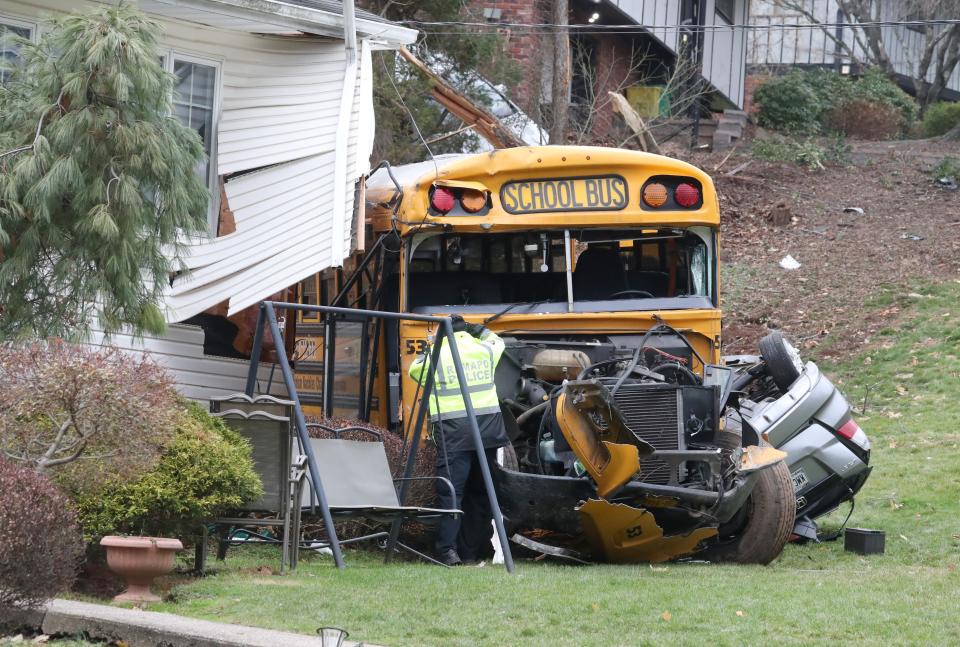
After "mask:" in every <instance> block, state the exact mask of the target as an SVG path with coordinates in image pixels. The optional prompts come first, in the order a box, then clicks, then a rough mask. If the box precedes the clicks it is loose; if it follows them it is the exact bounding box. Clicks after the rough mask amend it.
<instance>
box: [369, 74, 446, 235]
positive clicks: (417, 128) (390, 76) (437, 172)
mask: <svg viewBox="0 0 960 647" xmlns="http://www.w3.org/2000/svg"><path fill="white" fill-rule="evenodd" d="M380 65H382V66H383V72H384V74H386V76H387V80H389V81H390V85H391V86H392V87H393V91H394V92H396V94H397V99H399V100H400V105H401V106H403V109H404V110H406V112H407V115H408V116H409V117H410V123H411V124H413V129H414V131H416V133H417V137H419V138H420V141H421V143H423V147H424V148H426V149H427V154H428V155H429V156H430V161H431V162H433V172H434V174H435V175H436V177H438V178H439V177H440V167H439V166H437V158H436V157H435V156H434V154H433V151H432V150H430V145H429V144H428V143H427V140H426V139H425V138H424V136H423V133H421V132H420V126H418V125H417V120H416V119H415V118H414V116H413V113H412V112H411V111H410V108H408V107H407V102H406V101H404V100H403V95H402V94H400V89H399V88H397V84H396V83H394V82H393V74H392V73H391V72H390V69H389V68H388V67H387V64H386V62H385V61H384V60H383V57H381V58H380ZM424 220H426V216H424Z"/></svg>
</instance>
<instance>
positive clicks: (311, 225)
mask: <svg viewBox="0 0 960 647" xmlns="http://www.w3.org/2000/svg"><path fill="white" fill-rule="evenodd" d="M198 1H199V0H198ZM162 4H163V3H161V2H154V1H147V2H145V3H143V4H141V8H143V9H145V10H147V11H151V10H157V11H162V12H167V13H166V15H167V16H169V11H168V10H169V9H170V7H167V8H166V9H164V7H163V6H162ZM266 4H272V3H266ZM7 5H11V6H13V7H16V9H11V10H10V11H11V12H12V13H15V14H19V15H27V16H30V15H35V16H37V17H38V18H39V17H40V16H46V15H50V14H51V13H55V12H58V11H61V12H62V11H68V10H74V9H78V8H80V6H79V5H81V3H79V2H67V1H66V0H0V13H3V12H4V9H5V8H6V7H7ZM82 6H84V7H93V6H96V3H92V2H87V3H82ZM171 6H173V5H171ZM176 7H179V5H176ZM230 11H232V9H229V8H228V7H227V3H223V4H222V5H220V6H219V8H218V9H217V10H216V11H211V12H210V13H209V15H207V14H204V16H203V17H200V16H197V17H196V20H197V21H198V22H196V23H195V22H186V21H185V20H178V19H176V18H171V17H158V16H156V15H152V16H151V17H152V18H154V19H156V20H157V21H158V22H159V23H160V25H161V27H162V30H163V31H162V34H161V37H160V42H161V45H162V48H163V50H164V51H163V53H164V55H165V60H166V61H167V63H166V64H167V65H168V69H170V70H171V71H173V70H174V69H175V61H178V60H183V61H188V62H193V63H197V64H201V65H216V66H217V68H218V79H219V80H218V81H217V84H216V86H217V88H218V91H219V96H217V97H216V98H215V101H214V104H215V108H214V111H213V115H212V119H213V121H212V130H213V131H214V133H213V139H212V140H211V142H210V146H209V148H210V151H211V159H212V160H213V164H212V165H211V177H212V178H216V177H217V176H224V175H226V176H232V177H228V178H227V180H226V182H225V185H224V189H225V192H226V194H227V196H228V201H229V206H230V209H231V210H232V211H233V212H234V216H235V218H236V223H237V229H236V231H235V232H233V233H231V234H229V235H227V236H221V237H219V238H206V239H202V238H201V239H198V240H193V241H189V243H190V244H189V245H188V246H187V247H188V249H187V250H186V251H185V254H184V257H183V258H182V259H181V260H182V264H183V265H184V266H185V269H187V270H189V271H188V272H184V273H182V274H180V275H178V276H176V277H175V279H174V281H173V285H172V286H171V287H170V289H169V292H168V299H167V321H168V322H171V323H173V322H177V321H183V320H184V319H186V318H189V317H191V316H193V315H195V314H197V313H200V312H203V311H204V310H206V309H208V308H210V307H211V306H214V305H216V304H218V303H222V302H223V301H227V300H229V301H230V304H229V306H230V307H229V311H230V312H231V313H235V312H237V311H238V310H240V309H242V308H244V307H246V306H249V305H252V304H255V303H257V302H258V301H260V300H262V299H264V298H267V297H269V296H270V295H271V294H274V293H276V292H278V291H280V290H282V289H284V288H286V287H289V286H292V285H294V284H296V283H297V282H299V281H300V280H302V279H304V278H306V277H307V276H309V275H311V274H314V273H316V272H318V271H321V270H323V269H326V268H328V267H331V266H339V265H341V264H342V263H343V259H344V257H345V256H347V255H348V254H349V253H350V252H351V249H350V240H351V233H352V226H353V215H354V214H353V201H354V200H353V198H354V187H355V185H356V181H357V179H358V178H359V176H360V175H361V174H362V173H363V172H365V171H366V170H367V168H368V165H369V158H370V153H371V150H372V141H373V139H372V129H373V117H372V114H373V97H372V67H371V64H370V50H371V48H372V47H375V46H376V47H379V46H380V45H379V44H374V43H371V41H369V40H363V39H361V40H360V41H359V43H358V47H359V51H358V59H359V60H358V65H357V66H356V70H357V74H356V76H355V77H353V78H351V79H349V80H348V81H347V83H348V97H352V102H351V101H348V102H347V107H348V109H349V114H348V116H349V119H348V120H346V121H345V122H344V123H346V127H345V128H344V129H345V130H347V147H346V150H344V151H341V159H340V160H338V159H336V155H335V149H336V146H337V132H338V127H339V126H338V118H339V114H340V106H341V98H342V95H343V88H344V71H345V66H346V56H345V52H344V42H343V40H338V39H334V38H322V37H316V36H310V35H296V36H293V35H286V36H284V35H274V34H263V33H248V32H246V31H243V28H242V25H243V24H245V23H243V21H241V20H239V19H238V20H237V21H234V17H233V16H230V15H229V13H230ZM195 14H196V12H195V11H189V12H186V13H183V14H182V16H184V17H185V16H190V17H195ZM177 15H178V16H179V15H181V14H177ZM198 23H207V24H198ZM228 23H229V26H228ZM209 24H222V25H223V26H222V27H212V26H208V25H209ZM351 90H352V92H351ZM193 98H196V97H193ZM207 105H209V102H203V101H200V102H198V101H190V107H191V108H205V107H206V106H207ZM189 116H191V115H188V117H189ZM204 116H205V115H204ZM205 123H206V122H205ZM205 134H206V133H205ZM338 163H339V164H342V165H344V167H345V168H346V173H345V174H342V175H340V177H342V178H343V182H342V192H343V197H344V199H343V200H342V201H341V202H339V203H338V204H339V206H338V207H337V210H336V213H335V212H334V206H333V205H334V203H335V201H334V193H335V192H334V183H335V182H334V176H335V173H334V168H335V167H336V165H337V164H338ZM254 186H259V187H260V188H259V189H253V188H251V187H254ZM337 188H338V191H337V192H336V193H338V194H339V193H340V192H341V191H340V190H339V189H341V187H337ZM211 189H212V192H213V198H214V200H213V202H214V204H216V201H217V199H218V198H219V196H220V189H219V186H218V184H217V183H216V182H214V181H212V182H211ZM251 192H253V193H251ZM258 192H259V193H262V195H256V194H257V193H258ZM245 200H246V203H245V202H244V201H245ZM216 215H217V211H216V210H212V211H211V216H212V217H215V216H216ZM334 232H336V233H334ZM334 236H335V237H336V238H337V240H336V241H334V240H333V237H334Z"/></svg>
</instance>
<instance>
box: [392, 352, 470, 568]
mask: <svg viewBox="0 0 960 647" xmlns="http://www.w3.org/2000/svg"><path fill="white" fill-rule="evenodd" d="M442 345H443V337H442V336H440V335H438V336H437V343H436V344H434V346H433V350H432V351H431V352H430V365H429V366H427V381H426V382H425V383H424V385H423V391H422V392H421V394H420V406H419V408H418V409H417V419H416V421H415V422H414V428H413V439H412V440H411V441H410V450H409V452H410V453H409V454H407V464H406V466H405V467H404V469H403V478H404V479H405V480H403V481H401V482H400V495H399V499H400V505H404V504H405V503H406V500H407V489H409V487H410V481H409V480H406V479H409V478H410V477H411V476H413V470H414V469H415V468H416V465H417V450H418V449H420V437H421V433H422V432H423V425H424V423H425V422H426V420H425V419H426V417H427V412H428V411H429V410H430V394H431V393H432V392H433V375H434V372H435V371H436V367H437V366H440V347H441V346H442ZM454 505H456V501H454ZM400 525H401V521H400V519H397V520H396V521H394V522H393V524H392V525H391V526H390V539H389V540H388V541H387V557H386V560H385V561H386V562H388V563H389V562H390V559H391V557H392V556H393V551H394V547H395V546H396V544H397V541H398V540H399V539H400Z"/></svg>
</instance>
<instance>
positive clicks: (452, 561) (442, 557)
mask: <svg viewBox="0 0 960 647" xmlns="http://www.w3.org/2000/svg"><path fill="white" fill-rule="evenodd" d="M437 561H438V562H440V563H441V564H443V565H444V566H460V564H462V563H463V562H462V561H460V555H457V551H455V550H454V549H452V548H450V549H449V550H445V551H443V552H442V553H438V554H437Z"/></svg>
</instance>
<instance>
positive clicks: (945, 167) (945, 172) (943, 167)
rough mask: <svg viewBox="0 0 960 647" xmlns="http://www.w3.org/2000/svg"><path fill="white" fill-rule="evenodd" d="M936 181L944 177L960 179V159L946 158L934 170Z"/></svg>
mask: <svg viewBox="0 0 960 647" xmlns="http://www.w3.org/2000/svg"><path fill="white" fill-rule="evenodd" d="M933 177H934V179H939V178H942V177H952V178H954V179H960V159H955V158H953V157H944V158H943V159H942V160H940V163H939V164H937V165H936V166H935V167H934V168H933Z"/></svg>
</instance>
